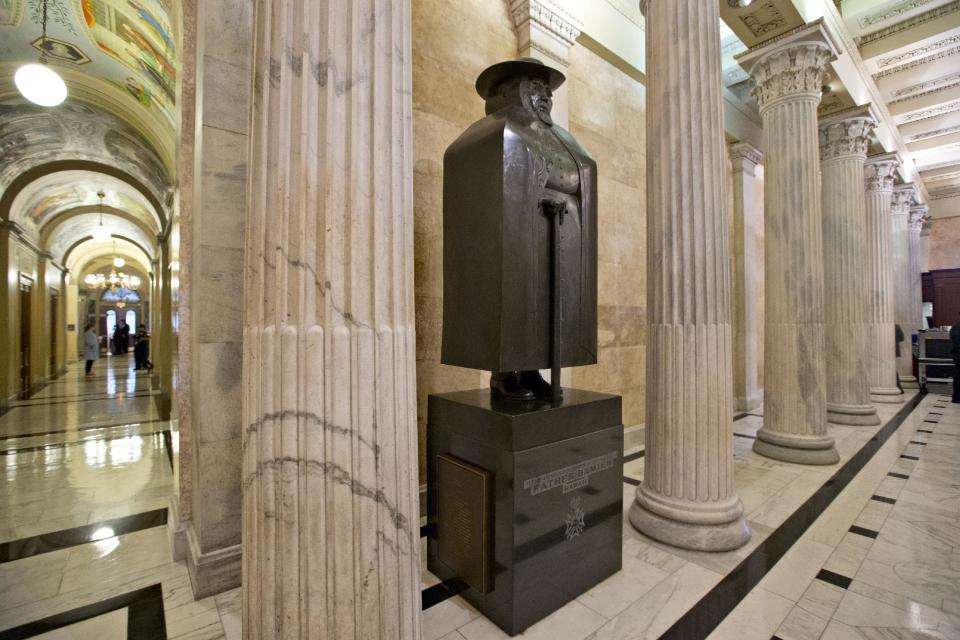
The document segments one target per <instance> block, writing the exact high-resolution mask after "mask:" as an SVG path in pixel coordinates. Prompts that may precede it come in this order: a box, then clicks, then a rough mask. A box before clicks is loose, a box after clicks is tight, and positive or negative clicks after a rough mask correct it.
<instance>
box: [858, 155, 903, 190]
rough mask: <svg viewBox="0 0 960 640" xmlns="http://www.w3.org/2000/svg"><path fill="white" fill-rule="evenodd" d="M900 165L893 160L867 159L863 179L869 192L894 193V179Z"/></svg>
mask: <svg viewBox="0 0 960 640" xmlns="http://www.w3.org/2000/svg"><path fill="white" fill-rule="evenodd" d="M899 166H900V163H899V162H897V161H896V160H893V159H879V160H870V159H869V158H868V159H867V162H866V164H864V165H863V177H864V182H865V186H866V190H867V191H886V192H890V191H893V178H894V175H895V174H896V172H897V167H899Z"/></svg>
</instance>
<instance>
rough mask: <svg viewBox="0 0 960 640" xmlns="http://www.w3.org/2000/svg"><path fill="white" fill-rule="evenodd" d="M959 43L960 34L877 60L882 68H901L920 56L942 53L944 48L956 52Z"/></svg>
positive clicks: (925, 56) (924, 57)
mask: <svg viewBox="0 0 960 640" xmlns="http://www.w3.org/2000/svg"><path fill="white" fill-rule="evenodd" d="M957 45H960V35H955V36H950V37H949V38H944V39H943V40H937V41H936V42H934V43H933V44H928V45H926V46H924V47H917V48H916V49H911V50H910V51H905V52H903V53H901V54H898V55H895V56H888V57H886V58H881V59H880V60H879V61H878V62H877V66H878V67H879V68H881V69H882V68H884V67H898V68H899V65H904V64H906V63H909V62H912V61H914V60H916V59H918V58H923V59H924V60H926V58H927V57H930V56H934V55H937V54H940V53H941V52H942V51H943V50H944V49H950V50H951V52H956V50H957V49H956V47H957ZM944 55H946V54H944ZM941 57H942V56H941ZM934 59H935V58H934ZM921 64H922V63H921Z"/></svg>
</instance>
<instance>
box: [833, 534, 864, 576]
mask: <svg viewBox="0 0 960 640" xmlns="http://www.w3.org/2000/svg"><path fill="white" fill-rule="evenodd" d="M872 545H873V539H872V538H867V537H864V536H861V535H858V534H856V533H848V534H847V535H845V536H844V537H843V540H841V541H840V544H839V545H837V548H836V549H834V550H833V553H832V554H830V557H829V558H827V561H826V562H825V563H824V565H823V568H824V569H826V570H827V571H832V572H834V573H839V574H840V575H842V576H846V577H848V578H852V577H853V576H854V575H856V573H857V571H858V570H859V569H860V564H861V563H862V562H863V560H864V559H865V558H866V557H867V553H869V551H870V547H871V546H872Z"/></svg>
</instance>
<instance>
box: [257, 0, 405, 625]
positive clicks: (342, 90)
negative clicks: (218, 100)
mask: <svg viewBox="0 0 960 640" xmlns="http://www.w3.org/2000/svg"><path fill="white" fill-rule="evenodd" d="M255 6H256V27H255V29H256V40H255V52H254V67H255V75H254V87H253V93H254V104H253V117H252V125H251V145H250V150H251V155H250V173H251V176H250V185H251V186H250V207H249V215H248V220H247V223H248V229H247V239H248V240H247V249H246V291H245V301H246V309H245V325H246V326H245V332H244V406H243V413H244V425H245V434H244V442H243V446H244V449H243V450H244V457H243V499H244V509H243V518H244V521H243V626H244V637H245V638H247V639H251V640H252V639H260V638H262V639H264V640H268V639H269V640H272V639H274V638H301V639H306V638H337V639H338V640H347V639H354V638H399V639H409V640H414V639H419V638H420V563H419V527H418V504H417V430H416V403H415V397H414V379H415V378H414V352H415V351H414V328H413V212H412V166H411V158H412V154H411V137H412V135H411V110H412V106H411V93H412V92H411V67H410V65H411V62H410V61H411V56H410V53H411V52H410V3H409V0H257V2H256V3H255Z"/></svg>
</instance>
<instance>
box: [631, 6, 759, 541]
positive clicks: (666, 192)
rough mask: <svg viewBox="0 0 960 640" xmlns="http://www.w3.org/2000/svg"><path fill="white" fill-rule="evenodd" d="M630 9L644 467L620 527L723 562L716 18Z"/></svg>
mask: <svg viewBox="0 0 960 640" xmlns="http://www.w3.org/2000/svg"><path fill="white" fill-rule="evenodd" d="M641 6H642V7H643V8H644V10H645V14H646V19H647V36H648V37H647V44H646V51H647V62H648V64H647V71H648V75H647V157H648V158H649V161H648V162H647V184H648V191H647V211H648V218H647V273H648V274H650V277H649V278H648V279H647V317H648V319H649V324H648V328H647V332H648V334H647V335H648V338H647V414H646V434H645V438H646V465H645V467H644V480H643V483H642V484H641V485H640V486H638V487H637V493H636V500H635V501H634V503H633V505H632V506H631V508H630V522H631V523H633V526H635V527H636V528H637V529H639V530H640V531H641V532H643V533H644V534H646V535H648V536H650V537H651V538H654V539H656V540H660V541H662V542H666V543H668V544H672V545H675V546H678V547H683V548H687V549H697V550H701V551H724V550H729V549H735V548H737V547H739V546H741V545H743V544H744V543H746V542H747V541H748V540H749V539H750V529H749V527H748V526H747V523H746V520H745V519H744V517H743V504H742V503H741V502H740V498H738V497H737V495H736V493H734V483H733V407H732V406H731V404H732V400H733V393H732V388H731V386H732V385H731V382H732V380H731V363H730V350H731V335H730V333H731V331H730V295H729V294H730V272H729V247H728V243H727V235H728V234H727V229H728V228H727V216H726V206H725V202H726V198H725V195H724V180H723V175H724V165H725V157H724V141H723V98H722V94H721V86H722V85H721V76H720V32H719V18H720V16H719V8H718V6H717V3H716V2H714V1H713V0H650V2H645V3H643V4H642V5H641ZM662 265H670V268H668V269H665V268H662ZM654 274H656V275H654Z"/></svg>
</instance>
